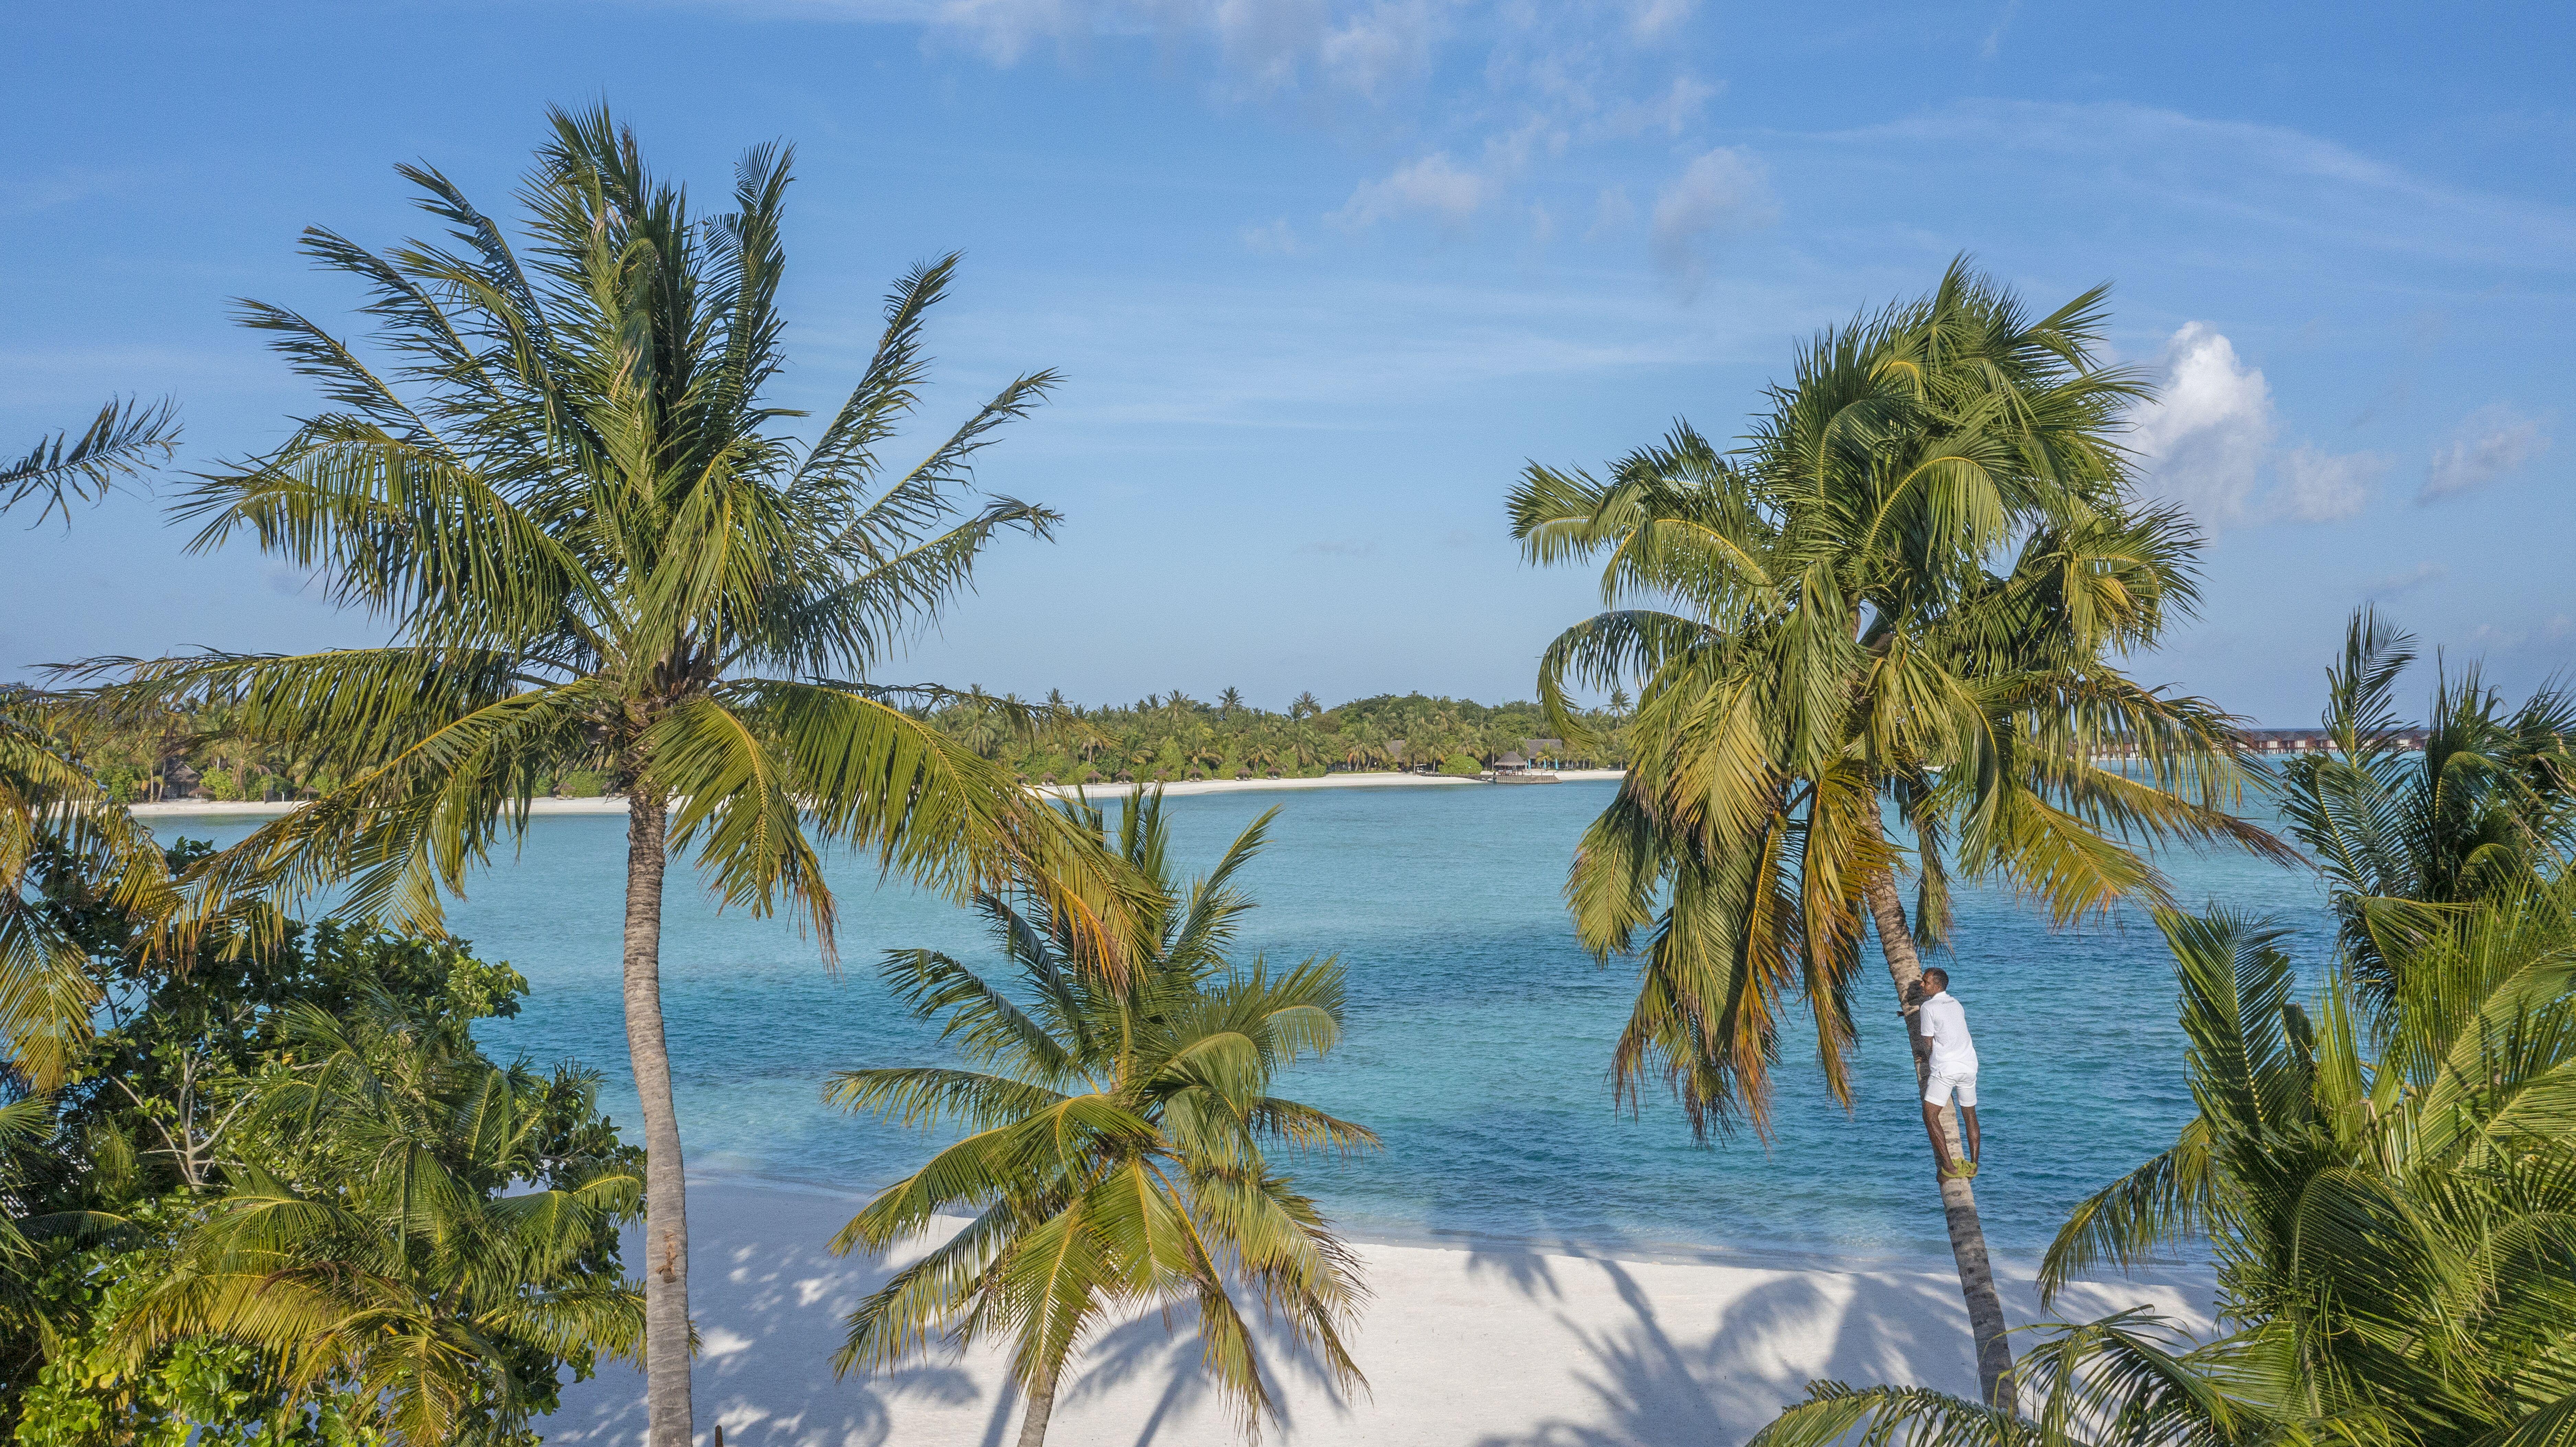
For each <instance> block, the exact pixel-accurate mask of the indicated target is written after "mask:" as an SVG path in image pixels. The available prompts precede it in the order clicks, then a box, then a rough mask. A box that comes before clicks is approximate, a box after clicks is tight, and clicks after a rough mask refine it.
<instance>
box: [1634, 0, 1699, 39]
mask: <svg viewBox="0 0 2576 1447" xmlns="http://www.w3.org/2000/svg"><path fill="white" fill-rule="evenodd" d="M1698 8H1699V5H1698V0H1636V8H1635V9H1634V10H1633V11H1632V12H1631V13H1630V15H1629V17H1628V33H1629V34H1630V35H1633V36H1635V37H1636V38H1637V39H1639V40H1642V41H1647V42H1649V43H1651V42H1653V41H1657V40H1661V39H1663V38H1664V37H1665V36H1667V35H1670V34H1671V33H1672V32H1674V31H1676V30H1679V29H1680V28H1681V27H1682V23H1683V22H1684V21H1686V20H1688V19H1690V17H1691V12H1692V11H1693V10H1696V9H1698Z"/></svg>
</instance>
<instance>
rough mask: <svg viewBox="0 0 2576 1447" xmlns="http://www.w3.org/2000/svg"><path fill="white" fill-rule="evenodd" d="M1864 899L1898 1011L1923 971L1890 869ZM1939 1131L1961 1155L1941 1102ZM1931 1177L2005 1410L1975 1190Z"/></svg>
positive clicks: (1999, 1333) (1993, 1299)
mask: <svg viewBox="0 0 2576 1447" xmlns="http://www.w3.org/2000/svg"><path fill="white" fill-rule="evenodd" d="M1861 892H1862V894H1863V895H1864V896H1865V897H1866V898H1867V899H1868V901H1869V912H1870V917H1871V919H1872V920H1873V921H1874V922H1875V923H1876V924H1877V926H1878V947H1879V950H1880V952H1881V953H1882V954H1884V955H1885V956H1886V957H1887V977H1888V979H1889V980H1890V981H1892V982H1894V984H1895V986H1896V1006H1897V1008H1898V1009H1900V1010H1902V1009H1904V1008H1905V1002H1906V1000H1907V998H1908V996H1910V995H1911V994H1912V992H1913V989H1914V986H1915V983H1916V982H1917V981H1919V980H1921V979H1922V978H1923V960H1922V957H1921V956H1919V955H1917V954H1916V953H1915V952H1914V934H1913V931H1911V930H1909V929H1907V928H1906V927H1905V903H1904V901H1903V900H1901V899H1899V898H1897V894H1896V876H1895V874H1894V872H1893V871H1889V870H1881V871H1879V872H1878V874H1876V875H1875V876H1873V877H1872V878H1871V879H1870V881H1869V883H1868V884H1867V885H1865V886H1863V887H1862V891H1861ZM1914 1021H1915V1017H1914V1016H1912V1015H1908V1016H1906V1017H1905V1033H1906V1045H1907V1047H1908V1050H1909V1052H1910V1053H1911V1054H1912V1055H1913V1056H1914V1091H1915V1098H1916V1099H1918V1100H1920V1099H1921V1098H1922V1094H1923V1088H1924V1087H1925V1086H1926V1085H1927V1084H1929V1083H1930V1079H1931V1066H1930V1064H1929V1062H1927V1061H1926V1060H1925V1058H1924V1056H1923V1053H1922V1052H1921V1051H1919V1050H1913V1049H1912V1046H1913V1043H1914V1040H1913V1037H1914ZM1941 1134H1942V1135H1943V1136H1945V1137H1946V1138H1947V1139H1948V1141H1949V1146H1950V1158H1951V1159H1952V1160H1956V1161H1964V1160H1966V1159H1967V1158H1968V1152H1967V1150H1966V1148H1965V1147H1964V1146H1962V1145H1961V1144H1960V1141H1959V1113H1958V1112H1957V1111H1956V1110H1954V1109H1952V1108H1951V1107H1949V1106H1947V1105H1945V1106H1943V1107H1941ZM1932 1169H1933V1174H1934V1176H1935V1177H1936V1178H1937V1179H1939V1180H1940V1182H1941V1212H1942V1214H1943V1215H1944V1216H1945V1217H1947V1218H1948V1220H1949V1226H1950V1255H1951V1256H1952V1257H1953V1258H1955V1259H1956V1260H1957V1261H1958V1263H1959V1294H1960V1295H1962V1296H1964V1297H1966V1298H1967V1300H1968V1332H1969V1335H1970V1336H1971V1337H1973V1338H1974V1339H1975V1341H1976V1344H1977V1385H1978V1387H1979V1388H1980V1389H1981V1390H1982V1392H1983V1393H1984V1395H1985V1400H1986V1404H1987V1405H1988V1406H1992V1407H1999V1408H2003V1409H2005V1410H2007V1411H2009V1410H2011V1408H2012V1406H2013V1381H2012V1365H2013V1360H2012V1343H2011V1342H2010V1341H2008V1340H2007V1339H2006V1338H2005V1336H2004V1304H2003V1298H2001V1297H2000V1296H1998V1295H1996V1294H1995V1272H1994V1267H1993V1265H1992V1264H1991V1263H1989V1262H1988V1261H1987V1260H1986V1228H1985V1225H1984V1224H1983V1223H1982V1222H1980V1221H1979V1220H1978V1219H1977V1193H1976V1191H1975V1190H1974V1189H1972V1188H1971V1187H1970V1186H1969V1184H1968V1182H1967V1181H1965V1180H1963V1179H1959V1178H1955V1177H1949V1176H1942V1175H1941V1174H1940V1169H1941V1163H1940V1160H1939V1159H1938V1158H1937V1157H1936V1158H1935V1159H1934V1160H1933V1163H1932Z"/></svg>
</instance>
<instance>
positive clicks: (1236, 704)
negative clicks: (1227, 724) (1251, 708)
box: [1216, 687, 1243, 718]
mask: <svg viewBox="0 0 2576 1447" xmlns="http://www.w3.org/2000/svg"><path fill="white" fill-rule="evenodd" d="M1241 707H1243V690H1242V689H1239V688H1233V687H1228V688H1227V689H1226V691H1225V692H1223V693H1220V694H1218V695H1217V696H1216V716H1217V717H1218V718H1232V717H1234V712H1235V710H1236V709H1239V708H1241Z"/></svg>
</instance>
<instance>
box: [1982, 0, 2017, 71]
mask: <svg viewBox="0 0 2576 1447" xmlns="http://www.w3.org/2000/svg"><path fill="white" fill-rule="evenodd" d="M2020 13H2021V0H2004V8H2003V13H2002V14H2000V15H1997V16H1996V17H1995V23H1994V26H1993V28H1992V29H1989V30H1988V31H1987V32H1986V38H1985V40H1984V41H1983V42H1982V43H1980V44H1979V45H1978V46H1977V54H1978V55H1980V56H1982V57H1984V58H1985V59H1987V60H1992V59H1994V58H1995V54H1996V52H1998V51H2000V50H2002V49H2003V48H2004V32H2005V31H2007V30H2010V29H2012V23H2013V17H2014V16H2015V15H2018V14H2020Z"/></svg>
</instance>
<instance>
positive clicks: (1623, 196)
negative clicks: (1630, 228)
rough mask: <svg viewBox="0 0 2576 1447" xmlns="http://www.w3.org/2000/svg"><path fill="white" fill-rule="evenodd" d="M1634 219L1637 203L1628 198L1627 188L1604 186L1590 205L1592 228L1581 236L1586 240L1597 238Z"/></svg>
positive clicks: (1635, 217)
mask: <svg viewBox="0 0 2576 1447" xmlns="http://www.w3.org/2000/svg"><path fill="white" fill-rule="evenodd" d="M1636 219H1637V203H1636V202H1634V201H1631V200H1629V199H1628V188H1627V187H1625V186H1620V185H1609V186H1604V187H1602V188H1601V196H1600V199H1599V200H1597V201H1595V202H1594V203H1593V206H1592V229H1591V230H1589V231H1587V232H1585V233H1583V237H1584V239H1585V240H1586V241H1591V240H1597V239H1598V238H1600V237H1603V236H1607V235H1609V234H1610V233H1611V232H1613V231H1617V230H1619V229H1620V228H1621V227H1624V226H1626V225H1627V224H1628V223H1629V222H1631V221H1634V220H1636Z"/></svg>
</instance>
